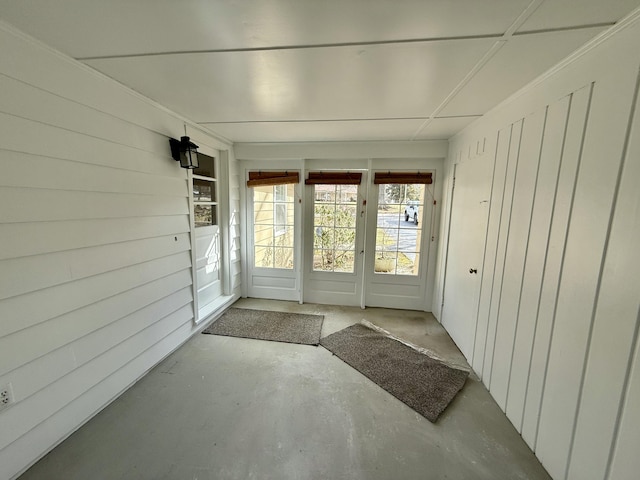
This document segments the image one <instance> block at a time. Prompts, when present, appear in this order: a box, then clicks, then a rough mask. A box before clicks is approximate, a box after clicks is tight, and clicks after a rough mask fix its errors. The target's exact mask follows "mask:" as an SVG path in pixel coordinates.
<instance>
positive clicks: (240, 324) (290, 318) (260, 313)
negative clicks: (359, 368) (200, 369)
mask: <svg viewBox="0 0 640 480" xmlns="http://www.w3.org/2000/svg"><path fill="white" fill-rule="evenodd" d="M323 321H324V315H307V314H302V313H287V312H273V311H269V310H249V309H246V308H230V309H229V310H227V311H226V312H225V313H224V314H223V315H222V316H221V317H220V318H219V319H218V320H216V321H215V322H213V323H212V324H211V325H210V326H209V327H207V328H206V329H205V330H203V331H202V333H209V334H213V335H225V336H227V337H241V338H255V339H257V340H271V341H274V342H286V343H301V344H303V345H318V344H319V343H320V331H321V330H322V322H323Z"/></svg>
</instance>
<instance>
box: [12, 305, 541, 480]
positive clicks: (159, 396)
mask: <svg viewBox="0 0 640 480" xmlns="http://www.w3.org/2000/svg"><path fill="white" fill-rule="evenodd" d="M236 306H239V307H245V308H264V309H273V310H281V311H300V312H303V313H317V314H324V315H325V324H324V328H323V336H325V335H328V334H330V333H332V332H334V331H338V330H340V329H342V328H344V327H347V326H349V325H351V324H353V323H356V322H358V321H360V320H362V319H367V320H369V321H371V322H372V323H376V321H377V322H378V324H380V323H385V322H386V323H385V324H384V325H380V326H383V327H384V328H388V329H389V330H393V329H395V330H396V332H399V333H402V332H404V333H406V334H407V335H408V336H413V337H414V338H409V340H410V341H412V342H414V343H415V341H416V340H419V341H420V342H421V346H425V347H426V348H429V347H433V346H434V345H436V346H437V345H440V344H444V343H445V339H446V337H448V336H446V333H444V334H443V330H442V328H441V327H440V326H439V325H438V324H437V322H435V320H434V319H433V318H432V317H430V315H429V314H423V313H420V312H406V311H405V312H403V311H399V310H386V309H367V310H360V309H357V308H344V307H332V306H320V305H299V304H297V303H292V302H275V301H262V300H253V299H245V300H241V301H240V302H239V303H237V304H236ZM380 319H382V321H381V320H380ZM393 319H396V320H393ZM394 321H396V322H397V323H396V324H395V325H394V324H393V322H394ZM433 322H435V325H433ZM421 324H422V326H420V325H421ZM394 333H395V332H394ZM430 337H433V338H431V339H430ZM430 340H433V341H432V342H431V343H430ZM449 342H450V340H449ZM438 348H440V351H442V352H445V351H447V349H448V350H450V351H451V352H453V353H452V355H459V352H457V350H456V349H455V347H454V346H452V345H451V344H449V345H448V346H442V345H440V346H439V347H438ZM456 360H459V359H458V358H456ZM446 478H450V479H458V480H463V479H474V480H475V479H492V480H493V479H548V478H549V477H548V475H547V473H546V472H545V470H544V469H543V467H542V466H541V465H540V463H539V462H538V460H537V459H536V458H535V456H534V455H533V453H532V452H531V451H530V450H529V448H528V447H527V446H526V445H525V443H524V442H523V441H522V439H521V438H520V436H519V435H518V433H517V432H516V431H515V429H514V428H513V427H512V426H511V424H510V423H509V421H508V419H507V418H506V417H505V415H504V414H503V413H502V412H501V411H500V409H499V407H498V406H497V404H496V403H495V402H494V401H493V400H492V398H491V397H490V395H489V393H488V392H487V390H486V389H485V388H484V387H483V385H482V384H481V383H479V382H478V381H477V380H474V379H469V380H468V381H467V384H466V385H465V387H464V388H463V390H462V391H461V392H460V393H459V394H458V396H457V397H456V399H455V400H454V401H453V402H452V404H451V405H450V406H449V408H448V409H447V410H446V411H445V412H444V414H443V415H442V416H441V417H440V419H439V420H438V422H437V423H436V424H432V423H430V422H429V421H428V420H426V419H425V418H423V417H422V416H420V415H418V414H417V413H415V412H414V411H413V410H411V409H410V408H409V407H407V406H406V405H404V404H403V403H402V402H400V401H399V400H397V399H396V398H394V397H393V396H391V395H390V394H388V393H387V392H385V391H384V390H382V389H381V388H380V387H378V386H377V385H375V384H374V383H372V382H371V381H369V380H368V379H367V378H365V377H364V376H362V375H361V374H360V373H358V372H357V371H355V370H353V369H352V368H351V367H349V366H348V365H346V364H345V363H344V362H342V361H341V360H339V359H338V358H337V357H334V356H333V355H332V354H331V353H330V352H328V351H327V350H325V349H324V348H322V347H313V346H306V345H293V344H286V343H276V342H267V341H261V340H250V339H242V338H231V337H220V336H215V335H196V336H195V337H194V338H193V339H192V340H190V341H189V342H188V343H187V344H186V345H184V346H183V347H182V348H180V349H179V350H178V351H176V352H175V353H174V354H172V355H171V356H169V357H168V358H167V359H166V360H165V361H164V362H162V363H161V364H160V365H158V366H157V367H156V368H155V369H154V370H153V371H151V372H150V373H149V374H148V375H147V376H146V377H144V378H143V379H142V380H140V381H139V382H138V383H137V384H136V385H135V386H133V387H132V388H131V389H129V390H128V391H127V392H126V393H124V394H123V395H122V396H121V397H120V398H119V399H117V400H116V401H114V402H113V403H112V404H111V405H110V406H108V407H107V408H106V409H104V410H103V411H102V412H101V413H100V414H98V415H97V416H96V417H95V418H93V419H92V420H91V421H90V422H89V423H87V424H86V425H85V426H84V427H82V428H81V429H79V430H78V431H77V432H76V433H74V434H73V435H72V436H71V437H69V438H68V439H67V440H66V441H65V442H63V443H62V444H61V445H59V446H58V447H57V448H56V449H54V450H53V451H52V452H51V453H50V454H49V455H47V456H46V457H44V458H43V459H42V460H41V461H40V462H38V463H37V464H36V465H34V466H33V467H32V468H31V469H30V470H29V471H27V472H26V473H25V474H24V475H23V476H22V477H21V479H22V480H31V479H47V480H51V479H65V480H73V479H79V480H80V479H82V480H86V479H92V480H97V479H109V480H111V479H155V480H157V479H167V480H171V479H198V480H213V479H274V480H275V479H278V480H285V479H287V480H288V479H362V480H365V479H366V480H369V479H371V480H377V479H407V480H408V479H446Z"/></svg>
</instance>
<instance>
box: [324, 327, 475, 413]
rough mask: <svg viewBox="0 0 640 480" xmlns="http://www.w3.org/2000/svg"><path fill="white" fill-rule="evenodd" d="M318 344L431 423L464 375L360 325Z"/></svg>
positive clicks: (448, 401)
mask: <svg viewBox="0 0 640 480" xmlns="http://www.w3.org/2000/svg"><path fill="white" fill-rule="evenodd" d="M320 345H322V346H323V347H325V348H326V349H327V350H329V351H330V352H332V353H333V354H334V355H336V356H337V357H338V358H340V359H341V360H343V361H344V362H345V363H347V364H349V365H350V366H352V367H353V368H355V369H356V370H358V371H359V372H360V373H362V374H363V375H364V376H366V377H367V378H369V380H371V381H373V382H374V383H376V384H378V385H379V386H381V387H382V388H384V389H385V390H386V391H387V392H389V393H390V394H391V395H393V396H394V397H396V398H397V399H398V400H400V401H402V402H403V403H405V404H406V405H408V406H409V407H411V408H413V409H414V410H415V411H416V412H418V413H419V414H420V415H422V416H424V417H425V418H427V419H428V420H430V421H432V422H435V421H436V420H437V419H438V417H439V416H440V414H441V413H442V412H443V411H444V409H445V408H447V405H449V403H450V402H451V400H453V398H454V397H455V396H456V394H457V393H458V392H459V391H460V389H461V388H462V387H463V386H464V382H465V381H466V379H467V376H468V372H466V371H463V370H458V369H455V368H451V367H449V366H448V365H445V364H444V363H442V362H439V361H437V360H434V359H432V358H430V357H428V356H427V355H424V354H422V353H419V352H417V351H416V350H414V349H412V348H411V347H408V346H406V345H404V344H402V343H400V342H398V341H396V340H393V339H392V338H389V337H386V336H384V335H382V334H381V333H378V332H376V331H374V330H371V329H369V328H367V327H365V326H364V325H360V324H356V325H352V326H350V327H348V328H345V329H344V330H340V331H339V332H336V333H334V334H332V335H329V336H328V337H324V338H323V339H322V340H320Z"/></svg>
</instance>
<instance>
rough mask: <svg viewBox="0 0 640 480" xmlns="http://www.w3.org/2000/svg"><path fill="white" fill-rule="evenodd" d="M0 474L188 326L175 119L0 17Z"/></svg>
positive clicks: (156, 357) (187, 263)
mask: <svg viewBox="0 0 640 480" xmlns="http://www.w3.org/2000/svg"><path fill="white" fill-rule="evenodd" d="M0 44H1V45H2V48H1V49H0V92H2V94H0V131H2V135H1V136H0V246H1V247H2V248H0V271H1V272H2V274H1V275H0V385H6V384H11V385H12V387H13V393H14V397H15V403H14V404H13V405H11V406H10V407H9V408H6V409H4V410H3V411H1V412H0V425H2V428H0V478H3V479H4V478H7V479H8V478H12V477H13V476H14V475H16V474H17V473H19V472H20V471H21V470H23V469H24V468H26V467H28V466H29V464H30V463H32V462H33V461H35V460H37V458H38V457H39V456H41V455H42V454H44V453H46V452H47V450H49V449H50V448H52V447H53V446H54V445H55V444H56V443H58V442H59V441H61V440H62V439H63V438H64V437H65V436H66V435H68V434H69V433H71V432H72V431H73V430H75V429H76V428H77V427H78V426H80V425H81V424H82V423H83V422H84V421H85V420H86V419H88V418H90V417H91V416H92V415H93V414H94V413H96V412H97V411H99V410H100V409H101V408H102V407H103V406H104V405H106V404H107V403H109V402H110V401H111V400H112V399H113V398H115V397H116V396H117V395H118V394H119V393H120V392H122V391H123V390H124V389H126V388H127V387H128V386H129V385H131V384H132V383H133V382H135V381H136V380H137V379H138V378H139V377H140V376H142V375H143V374H144V373H145V372H146V371H147V370H148V369H150V368H151V367H153V366H154V365H155V364H156V363H157V362H158V361H160V360H161V359H162V358H163V357H164V356H165V355H167V354H168V353H170V352H171V351H172V350H173V349H175V348H176V347H177V346H178V345H180V344H181V343H182V342H184V341H185V340H186V339H187V338H188V337H189V336H190V335H191V334H193V333H194V331H195V328H194V325H193V309H192V287H191V283H192V275H191V254H190V248H191V241H190V236H189V203H188V188H187V183H186V182H187V181H186V172H185V170H182V169H180V168H179V167H178V166H177V164H176V162H174V161H173V160H172V159H171V157H170V153H169V148H168V141H167V136H168V135H172V136H179V135H180V134H181V132H183V131H184V124H183V121H182V120H181V119H179V118H177V117H174V116H172V115H171V114H169V113H168V112H167V111H165V110H163V109H161V108H159V107H157V106H154V105H153V104H151V103H150V102H148V101H145V100H144V99H142V98H141V97H139V96H137V95H135V94H134V93H133V92H129V91H127V90H126V89H124V88H123V87H122V86H120V85H118V84H116V83H115V82H112V81H110V80H108V79H106V78H105V77H103V76H101V75H97V74H96V73H94V72H92V71H91V70H89V69H87V68H84V67H82V66H81V65H79V64H78V63H76V62H73V61H71V60H69V59H67V58H66V57H63V56H62V55H59V54H57V53H56V52H52V51H50V50H49V49H47V48H46V47H43V46H42V45H40V44H38V43H37V42H34V41H32V40H31V39H29V38H28V37H24V36H23V35H22V34H20V33H19V32H16V31H14V30H12V29H11V28H9V27H6V26H4V25H0Z"/></svg>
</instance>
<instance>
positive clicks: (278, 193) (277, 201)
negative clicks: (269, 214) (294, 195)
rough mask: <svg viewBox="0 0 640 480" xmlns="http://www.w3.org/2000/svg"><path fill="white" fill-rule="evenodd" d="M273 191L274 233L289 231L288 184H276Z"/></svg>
mask: <svg viewBox="0 0 640 480" xmlns="http://www.w3.org/2000/svg"><path fill="white" fill-rule="evenodd" d="M273 188H274V193H273V217H274V222H273V235H274V236H275V237H278V236H280V235H284V234H286V233H287V185H275V186H274V187H273Z"/></svg>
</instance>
